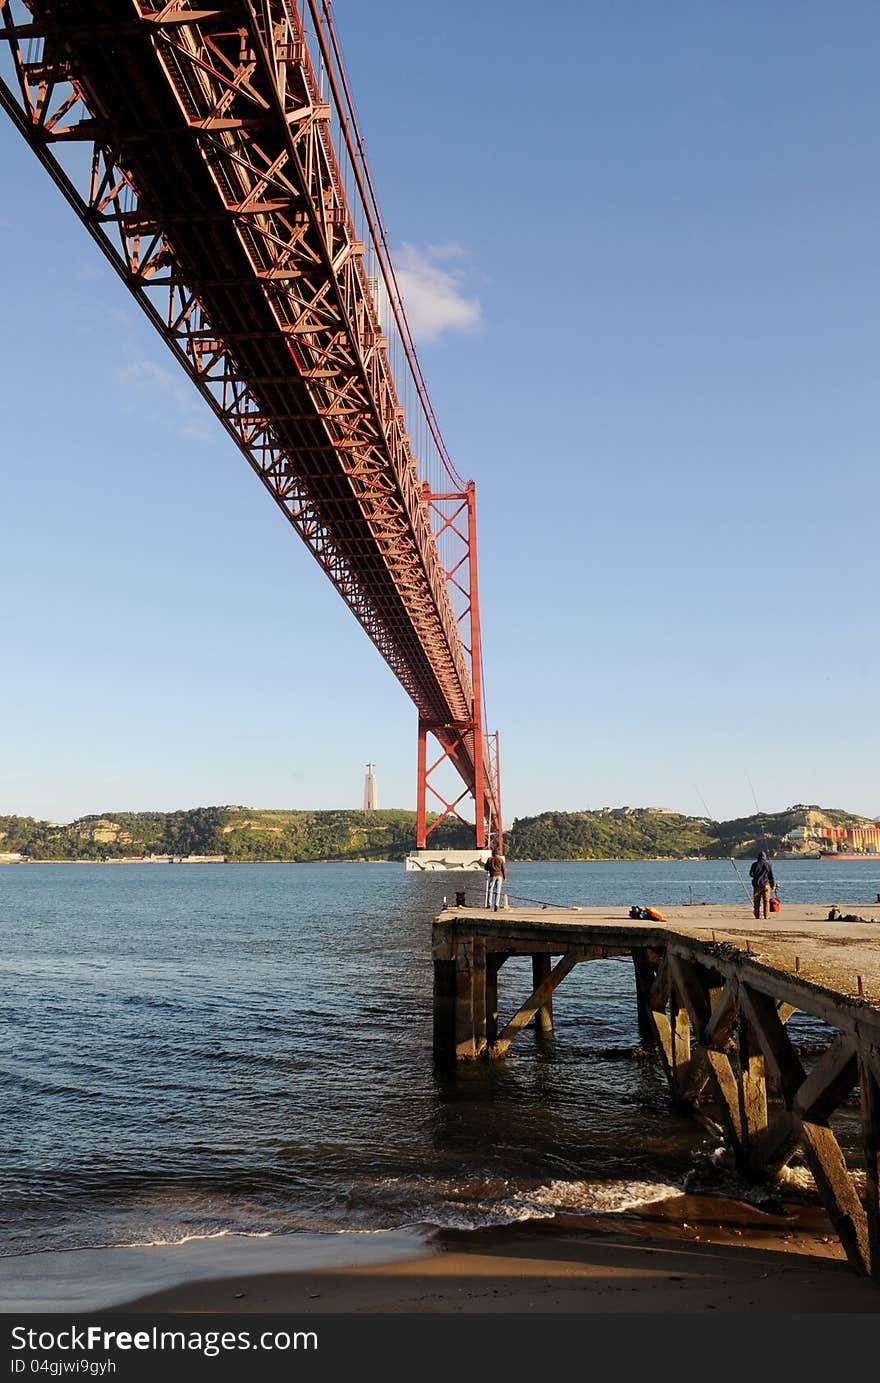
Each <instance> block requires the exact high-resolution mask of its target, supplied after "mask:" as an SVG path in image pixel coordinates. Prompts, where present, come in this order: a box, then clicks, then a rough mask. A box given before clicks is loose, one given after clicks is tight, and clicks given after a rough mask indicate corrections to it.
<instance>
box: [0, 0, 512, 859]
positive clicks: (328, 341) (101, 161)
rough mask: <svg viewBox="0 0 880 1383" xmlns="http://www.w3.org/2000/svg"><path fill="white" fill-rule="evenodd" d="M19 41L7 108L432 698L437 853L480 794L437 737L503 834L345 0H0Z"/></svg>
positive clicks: (459, 495)
mask: <svg viewBox="0 0 880 1383" xmlns="http://www.w3.org/2000/svg"><path fill="white" fill-rule="evenodd" d="M0 50H2V52H3V53H4V54H5V58H6V60H5V62H4V67H3V73H2V78H0V104H2V106H3V108H4V109H5V111H6V112H7V114H8V115H9V116H10V118H11V119H12V120H13V122H14V123H15V125H16V126H17V128H18V129H19V131H20V133H21V134H22V135H23V137H24V138H25V139H26V140H27V142H28V144H29V145H30V147H31V149H32V150H33V151H34V153H35V154H36V155H37V157H38V158H39V159H40V161H41V162H42V164H43V165H44V167H45V168H46V169H47V171H48V172H49V173H50V175H51V176H52V178H53V179H54V181H55V182H56V184H57V186H58V187H59V188H60V190H61V191H62V193H63V194H64V196H65V197H66V199H67V201H68V202H69V203H70V205H71V206H72V207H73V208H74V210H75V211H76V212H77V214H78V215H79V217H80V219H81V220H82V222H83V223H84V225H85V226H86V228H87V230H88V231H89V233H90V234H91V235H92V237H93V238H94V239H95V241H96V242H97V244H98V245H99V246H100V248H101V250H102V251H103V253H104V254H105V255H106V256H107V258H108V260H109V261H110V263H111V264H112V265H113V267H114V268H115V269H116V271H117V273H118V274H119V275H120V277H121V278H122V279H123V281H124V282H125V284H126V286H127V287H128V289H129V290H130V292H131V293H132V294H133V295H134V297H135V298H136V299H137V301H138V302H139V303H140V306H141V307H142V309H143V310H144V311H145V312H146V314H147V316H148V317H149V318H150V320H151V322H152V323H153V325H154V327H155V328H156V330H157V331H158V332H159V334H160V335H161V336H162V338H163V340H164V341H165V342H166V344H167V345H168V347H169V349H171V350H172V352H173V353H174V355H175V356H176V358H177V360H178V362H179V364H180V365H181V366H182V368H183V369H184V370H185V371H186V372H187V374H188V375H189V377H190V379H191V380H192V381H193V383H194V384H195V386H196V387H197V388H198V389H199V390H200V392H201V394H202V396H203V397H204V398H205V400H206V401H207V403H208V404H209V406H210V407H211V408H212V409H213V411H214V413H215V414H216V415H217V417H218V418H219V420H220V422H221V423H222V424H223V426H224V427H225V429H226V430H227V432H228V433H229V434H230V435H231V436H232V438H233V439H234V441H235V442H236V444H237V446H238V447H239V449H240V450H241V451H242V452H243V454H244V455H245V457H246V459H247V460H248V462H249V464H250V465H251V467H252V468H253V470H254V471H255V473H256V474H257V476H258V477H259V479H260V480H261V482H262V483H263V485H264V486H265V487H266V489H267V490H268V491H269V493H270V494H271V495H272V498H273V499H274V500H275V502H276V503H277V504H278V506H279V507H280V508H281V510H282V512H283V513H284V514H285V516H286V517H287V518H288V520H289V521H290V523H291V524H292V525H293V527H294V528H295V529H296V531H297V532H298V533H299V535H300V537H301V538H302V539H303V541H304V542H305V543H306V545H307V546H308V547H309V550H310V551H311V552H312V554H313V556H314V557H315V558H316V560H317V561H318V562H319V563H320V564H321V566H322V568H323V570H324V571H325V572H326V574H327V575H328V576H329V577H330V579H331V580H332V581H333V583H334V585H335V586H336V588H337V590H338V591H339V592H340V594H341V595H342V597H343V599H344V600H345V601H346V603H347V604H348V606H349V608H350V609H351V610H352V612H353V613H354V614H355V616H356V618H357V619H358V620H359V622H360V623H361V625H362V626H363V628H364V629H365V630H366V632H367V634H368V635H369V637H370V638H371V639H372V641H373V643H374V644H375V645H376V647H377V648H378V649H379V651H380V652H381V653H382V656H383V657H384V658H385V660H386V661H387V663H388V664H389V666H390V667H391V668H392V670H393V672H394V673H395V675H396V676H397V678H398V680H399V681H400V682H401V684H402V686H403V687H404V688H405V690H406V691H407V693H408V694H409V696H410V697H411V699H412V700H413V702H414V703H415V705H416V707H417V710H418V714H419V746H420V748H419V763H420V768H419V823H420V824H419V842H418V843H419V845H424V844H425V839H426V837H427V835H428V834H429V831H430V829H431V828H430V826H429V825H428V823H427V800H428V795H429V793H433V794H434V796H435V797H436V799H437V801H439V803H440V805H441V807H442V809H443V810H442V812H441V816H446V815H448V814H449V813H450V812H455V813H456V814H457V809H458V803H459V802H460V800H461V798H458V799H456V800H455V801H453V802H449V801H447V800H445V799H444V797H443V796H442V794H441V793H440V792H439V791H438V790H437V789H436V788H435V787H434V785H433V784H432V783H431V781H430V776H431V773H432V772H433V770H434V769H436V767H437V764H434V765H433V768H432V769H427V766H426V764H423V758H424V743H425V740H426V738H427V737H428V736H433V737H434V738H435V739H436V741H437V743H438V745H439V748H440V751H441V758H442V759H443V760H445V761H448V762H449V763H451V764H452V766H453V768H454V769H455V770H456V772H457V773H458V775H459V777H460V778H461V779H462V781H463V784H464V789H465V794H467V793H470V794H472V795H473V797H474V798H475V803H476V838H477V844H478V845H482V844H485V843H486V840H487V839H488V838H489V837H491V838H493V839H498V838H500V829H501V813H500V784H499V781H498V772H497V741H496V753H495V757H494V758H493V757H492V756H491V755H490V743H489V738H488V736H487V733H486V730H485V726H484V723H483V714H482V661H481V652H480V626H479V597H478V589H477V561H476V507H475V506H476V496H475V487H474V485H473V483H472V482H468V483H467V484H465V483H464V482H462V480H461V477H460V476H459V475H458V473H457V471H456V469H455V467H454V465H453V464H452V461H451V459H450V457H449V453H448V450H447V448H446V445H445V442H444V440H443V437H442V434H441V432H440V429H439V427H438V425H437V420H436V417H435V415H434V410H433V407H432V405H431V401H430V397H429V395H428V391H427V386H426V384H425V379H424V375H423V372H422V368H421V365H420V362H419V359H418V354H417V352H416V348H415V343H414V340H413V336H412V332H411V330H410V327H409V323H408V321H407V318H406V313H405V310H404V306H403V300H402V295H401V293H400V288H399V284H398V281H397V277H396V275H395V272H394V267H393V263H392V259H391V255H390V252H389V248H388V240H387V235H386V233H385V229H384V226H383V223H382V218H381V216H380V214H379V208H378V201H377V198H376V194H375V190H374V187H373V183H372V180H371V178H370V174H369V170H368V167H367V162H366V158H365V155H364V145H363V139H362V137H361V134H360V130H359V127H358V124H357V120H356V117H355V112H354V104H353V100H352V96H351V91H350V87H349V83H348V79H347V77H346V74H345V70H344V67H343V64H342V58H341V51H340V45H339V40H338V36H337V34H336V30H335V26H334V24H333V21H332V17H331V14H330V7H329V4H328V3H326V0H171V2H170V3H169V0H0ZM456 505H458V506H459V508H458V510H457V511H456V513H455V515H454V516H452V517H451V514H452V510H454V509H455V506H456ZM450 506H452V509H450ZM462 514H464V515H466V519H465V520H464V521H461V515H462ZM462 545H463V546H462ZM438 762H439V761H438ZM463 795H464V794H463Z"/></svg>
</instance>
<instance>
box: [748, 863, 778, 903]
mask: <svg viewBox="0 0 880 1383" xmlns="http://www.w3.org/2000/svg"><path fill="white" fill-rule="evenodd" d="M749 875H750V877H751V880H752V889H753V894H752V898H753V901H754V905H755V916H756V917H760V916H761V909H762V908H763V910H764V917H765V918H766V917H768V916H769V913H770V894H771V893H772V892H773V890H774V888H775V887H776V880H775V878H774V877H773V866H772V864H771V863H770V856H769V855H768V854H767V851H766V850H762V851H761V853H760V855H759V856H758V858H757V859H756V860H755V862H754V864H753V865H752V867H751V869H750V870H749Z"/></svg>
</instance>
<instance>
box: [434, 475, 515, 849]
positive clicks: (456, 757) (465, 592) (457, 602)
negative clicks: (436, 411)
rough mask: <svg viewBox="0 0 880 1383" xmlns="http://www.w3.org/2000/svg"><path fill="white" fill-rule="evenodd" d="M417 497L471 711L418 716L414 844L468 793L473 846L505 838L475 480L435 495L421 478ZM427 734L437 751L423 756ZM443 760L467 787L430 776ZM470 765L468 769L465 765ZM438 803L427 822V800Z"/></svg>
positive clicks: (455, 813)
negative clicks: (489, 718)
mask: <svg viewBox="0 0 880 1383" xmlns="http://www.w3.org/2000/svg"><path fill="white" fill-rule="evenodd" d="M422 496H423V500H424V503H425V507H426V509H427V511H428V517H429V521H430V524H431V529H432V532H433V534H434V540H435V542H436V545H437V551H438V554H439V556H440V562H441V566H442V569H443V574H444V576H445V578H446V583H447V586H448V588H449V596H450V601H451V603H452V607H453V609H454V611H455V614H456V622H457V625H458V629H459V633H460V637H461V642H462V647H463V649H464V651H465V655H466V657H467V660H468V662H469V664H470V673H471V688H472V700H471V716H470V718H469V719H468V720H460V721H454V722H447V723H442V724H441V723H433V722H432V721H430V720H426V719H424V717H422V716H420V717H419V744H418V783H417V795H416V846H417V848H418V849H419V850H424V849H425V846H426V844H427V840H428V837H429V836H430V834H431V832H432V831H434V830H435V829H436V828H437V827H438V826H439V825H440V823H441V821H445V820H446V819H447V818H448V817H450V816H455V817H457V818H458V819H459V820H460V821H465V823H466V824H469V823H467V822H466V818H465V817H463V816H462V814H461V812H460V811H459V810H458V808H459V805H460V803H461V802H462V801H463V800H464V799H465V798H466V797H468V796H472V797H473V800H474V810H475V821H474V832H475V843H476V846H477V849H479V850H483V849H486V848H487V847H491V846H493V845H497V846H498V848H499V850H500V849H501V848H502V844H503V834H502V832H503V828H502V818H501V756H500V745H499V737H498V731H497V730H496V731H493V732H492V733H491V734H490V733H489V732H488V731H487V730H486V728H485V725H484V709H485V708H484V704H483V703H484V695H483V657H482V644H481V636H480V592H479V578H478V568H477V499H476V486H475V485H474V482H473V481H472V480H470V481H468V483H467V485H466V487H465V489H464V490H454V491H448V492H446V493H442V494H437V493H435V492H433V491H432V490H431V488H430V486H429V485H428V484H427V483H425V484H424V485H423V486H422ZM429 738H430V739H432V740H433V741H434V746H435V751H439V752H438V753H437V754H436V757H434V758H432V759H430V761H429V753H428V747H429ZM444 763H450V764H451V765H452V766H453V767H454V768H455V770H456V772H457V773H458V775H459V777H460V778H462V779H463V781H464V783H465V786H464V788H463V789H462V791H461V792H460V793H459V794H458V796H457V797H455V798H453V799H451V800H450V799H447V798H446V797H445V796H444V794H443V792H442V791H441V790H440V788H439V787H438V786H437V780H436V779H434V781H432V778H433V776H434V775H435V774H436V773H437V771H438V770H439V769H440V768H441V767H442V765H443V764H444ZM466 764H472V765H473V772H472V773H467V771H466V770H465V771H463V768H464V765H466ZM429 797H430V799H432V800H431V802H430V805H431V806H432V808H433V809H435V810H437V812H438V814H437V816H436V818H435V819H434V820H433V821H432V822H431V824H430V825H428V806H429Z"/></svg>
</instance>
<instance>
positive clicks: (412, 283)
mask: <svg viewBox="0 0 880 1383" xmlns="http://www.w3.org/2000/svg"><path fill="white" fill-rule="evenodd" d="M465 255H466V251H465V250H464V249H463V247H462V246H461V245H457V244H455V243H452V242H450V244H447V245H429V246H428V248H427V250H420V249H418V248H417V247H416V246H415V245H410V244H404V245H403V246H402V247H401V249H400V253H399V254H398V255H397V256H396V259H395V268H396V273H397V282H398V283H399V285H400V292H401V296H402V297H403V305H404V307H405V309H406V315H407V317H408V319H409V324H410V326H411V327H412V330H413V335H414V336H416V337H419V338H421V340H423V341H432V340H433V339H434V337H435V336H439V335H440V333H441V332H443V331H473V330H474V329H475V327H477V326H478V325H479V322H480V304H479V301H478V300H477V299H476V298H468V297H465V295H464V292H463V291H462V279H463V274H462V273H461V272H460V271H458V270H456V271H452V272H451V271H450V270H448V269H441V268H440V267H439V266H438V264H437V263H436V261H437V260H438V259H439V260H441V261H443V260H445V261H448V260H450V259H462V258H464V257H465Z"/></svg>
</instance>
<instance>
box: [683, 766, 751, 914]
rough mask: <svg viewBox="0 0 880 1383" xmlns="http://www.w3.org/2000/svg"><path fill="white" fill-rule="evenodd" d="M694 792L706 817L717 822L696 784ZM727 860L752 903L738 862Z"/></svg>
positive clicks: (729, 857) (729, 856)
mask: <svg viewBox="0 0 880 1383" xmlns="http://www.w3.org/2000/svg"><path fill="white" fill-rule="evenodd" d="M694 792H695V793H696V794H697V796H698V797H699V799H700V801H701V802H702V804H703V807H704V809H705V812H706V815H707V817H708V818H709V820H710V821H716V820H717V817H714V816H713V815H712V813H711V812H710V810H709V803H708V802H707V801H706V799H705V797H704V796H703V794H702V793H701V792H700V789H699V788H698V787H697V785H696V783H694ZM727 858H728V859H729V860H730V863H731V864H732V865H733V872H734V874H735V875H736V877H737V878H738V879H739V881H740V884H741V885H742V891H743V893H744V894H745V895H746V897H747V898H748V900H749V902H750V903H751V901H752V894H751V893H750V891H749V890H748V889H747V888H746V881H745V879H744V878H743V876H742V874H740V872H739V870H738V868H737V865H736V860H735V859H734V858H733V855H728V857H727Z"/></svg>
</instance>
